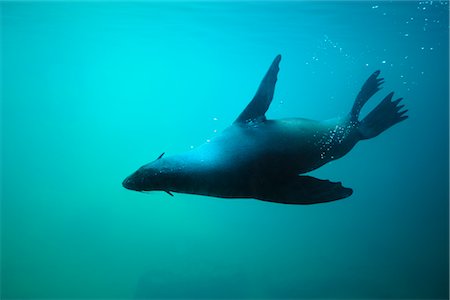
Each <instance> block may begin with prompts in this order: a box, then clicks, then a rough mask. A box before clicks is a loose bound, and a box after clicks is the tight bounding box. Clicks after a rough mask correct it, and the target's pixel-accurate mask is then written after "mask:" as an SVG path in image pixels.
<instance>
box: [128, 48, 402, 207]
mask: <svg viewBox="0 0 450 300" xmlns="http://www.w3.org/2000/svg"><path fill="white" fill-rule="evenodd" d="M280 59H281V57H280V56H277V57H276V58H275V60H274V62H273V63H272V65H271V67H270V68H269V71H268V72H267V74H266V76H265V77H264V79H263V81H262V83H261V85H260V87H259V89H258V91H257V93H256V95H255V97H254V98H253V100H252V101H251V102H250V104H249V105H248V106H247V107H246V108H245V110H244V111H243V112H242V113H241V115H240V116H239V117H238V118H237V119H236V121H235V122H234V123H233V124H232V125H231V126H229V127H228V128H226V129H225V130H224V131H223V132H222V133H221V134H219V135H218V136H216V137H215V138H213V139H211V140H210V141H209V142H207V143H205V144H203V145H201V146H199V147H197V148H194V149H192V150H190V151H188V152H185V153H180V154H177V155H172V156H168V157H162V155H161V156H160V157H159V158H158V159H157V160H155V161H153V162H151V163H149V164H147V165H144V166H143V167H141V168H140V169H139V170H137V171H136V172H135V173H133V174H132V175H131V176H129V177H128V178H126V179H125V180H124V182H123V185H124V187H126V188H128V189H132V190H137V191H150V190H161V191H166V192H168V193H169V194H171V192H179V193H188V194H199V195H207V196H214V197H222V198H255V199H259V200H264V201H270V202H278V203H287V204H312V203H321V202H328V201H333V200H338V199H342V198H345V197H348V196H350V195H351V194H352V190H351V189H349V188H345V187H343V186H342V185H341V184H340V183H333V182H330V181H328V180H320V179H316V178H314V177H310V176H305V175H301V174H304V173H307V172H309V171H312V170H314V169H317V168H319V167H321V166H323V165H324V164H326V163H328V162H330V161H332V160H335V159H338V158H340V157H342V156H344V155H345V154H347V153H348V152H349V151H350V150H351V149H352V148H353V147H354V145H355V144H356V143H357V142H358V141H360V140H362V139H368V138H372V137H374V136H376V135H378V134H380V133H381V132H382V131H384V130H386V129H387V128H389V127H390V126H392V125H394V124H396V123H398V122H400V121H402V120H404V119H406V116H403V114H404V112H398V110H399V108H401V107H399V106H397V104H398V103H399V102H400V100H401V99H398V100H396V101H391V98H392V93H391V94H389V95H388V96H387V97H386V98H385V99H384V100H383V101H382V102H381V103H380V104H379V105H378V106H377V107H376V108H375V109H374V110H373V111H372V112H371V113H370V114H369V115H368V116H367V117H366V118H365V119H363V120H362V121H358V116H359V112H360V110H361V108H362V106H363V105H364V104H365V102H367V100H368V99H369V98H370V97H371V96H372V95H373V94H374V93H375V92H376V91H378V90H379V85H380V84H381V81H382V79H378V78H377V76H378V74H379V72H378V71H377V72H375V73H373V74H372V75H371V76H370V77H369V79H368V80H367V81H366V83H365V84H364V86H363V88H362V89H361V91H360V93H359V94H358V97H357V99H356V101H355V104H354V106H353V108H352V111H351V112H350V114H348V115H347V116H346V117H344V118H336V119H331V120H327V121H314V120H308V119H302V118H292V119H281V120H267V119H266V118H265V112H266V111H267V109H268V107H269V105H270V103H271V100H272V97H273V92H274V88H275V82H276V79H277V73H278V63H279V61H280ZM380 120H381V121H386V122H384V123H383V122H380ZM171 195H172V194H171Z"/></svg>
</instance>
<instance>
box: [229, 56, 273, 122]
mask: <svg viewBox="0 0 450 300" xmlns="http://www.w3.org/2000/svg"><path fill="white" fill-rule="evenodd" d="M280 60H281V55H277V56H276V57H275V59H274V60H273V62H272V64H271V65H270V68H269V70H268V71H267V73H266V75H265V76H264V78H263V80H262V81H261V83H260V85H259V88H258V90H257V91H256V94H255V96H254V97H253V99H252V101H250V103H249V104H248V105H247V107H246V108H245V109H244V110H243V111H242V113H241V114H240V115H239V117H238V118H237V119H236V121H234V123H247V122H252V121H255V120H265V113H266V111H267V110H268V109H269V106H270V103H271V102H272V98H273V93H274V92H275V84H276V82H277V75H278V71H279V70H280V68H279V66H278V65H279V64H280Z"/></svg>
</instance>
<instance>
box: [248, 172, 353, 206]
mask: <svg viewBox="0 0 450 300" xmlns="http://www.w3.org/2000/svg"><path fill="white" fill-rule="evenodd" d="M352 193H353V190H352V189H350V188H346V187H343V186H342V184H341V183H340V182H331V181H329V180H321V179H317V178H314V177H311V176H296V177H295V178H293V179H291V180H288V181H287V182H285V183H284V184H281V185H280V186H278V187H270V189H269V190H267V191H265V192H263V194H264V195H259V196H258V197H256V198H257V199H260V200H264V201H269V202H277V203H284V204H316V203H323V202H330V201H335V200H339V199H343V198H347V197H349V196H350V195H351V194H352Z"/></svg>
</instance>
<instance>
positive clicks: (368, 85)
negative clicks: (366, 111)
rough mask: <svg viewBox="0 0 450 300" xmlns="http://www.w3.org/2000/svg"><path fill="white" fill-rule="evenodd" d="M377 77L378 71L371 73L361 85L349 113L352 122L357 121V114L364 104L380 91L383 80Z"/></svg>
mask: <svg viewBox="0 0 450 300" xmlns="http://www.w3.org/2000/svg"><path fill="white" fill-rule="evenodd" d="M378 75H380V71H375V72H373V73H372V75H370V76H369V78H368V79H367V80H366V82H365V83H364V84H363V86H362V88H361V91H359V93H358V96H356V99H355V103H354V104H353V107H352V111H351V112H350V117H351V120H352V121H354V122H357V121H358V118H359V113H360V112H361V109H362V107H363V106H364V104H366V103H367V101H368V100H369V99H370V97H372V96H373V95H374V94H375V93H376V92H378V91H379V90H380V89H381V87H380V86H381V85H382V84H383V83H384V78H378Z"/></svg>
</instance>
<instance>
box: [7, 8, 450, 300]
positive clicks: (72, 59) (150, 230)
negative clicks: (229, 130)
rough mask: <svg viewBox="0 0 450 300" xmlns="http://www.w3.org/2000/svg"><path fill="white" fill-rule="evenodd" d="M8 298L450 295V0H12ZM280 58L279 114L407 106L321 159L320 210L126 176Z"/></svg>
mask: <svg viewBox="0 0 450 300" xmlns="http://www.w3.org/2000/svg"><path fill="white" fill-rule="evenodd" d="M0 8H1V39H2V40H1V58H2V61H1V64H2V65H1V70H2V80H1V83H2V94H1V99H2V112H1V113H2V114H1V121H2V122H1V126H2V128H1V136H2V144H1V150H2V156H1V157H2V160H1V170H2V172H1V176H2V177H1V183H2V194H1V227H2V235H1V242H2V243H1V298H2V299H17V298H26V299H29V298H55V299H61V298H121V299H132V298H208V299H210V298H274V299H279V298H292V299H305V298H333V299H338V298H364V299H367V298H378V299H380V298H424V299H425V298H426V299H430V298H448V295H449V294H448V289H449V275H448V271H449V246H448V245H449V227H448V222H449V205H448V197H449V172H448V166H449V156H448V155H449V146H448V145H449V130H448V122H449V103H448V100H449V92H448V90H449V59H448V53H449V46H448V43H449V35H448V34H449V21H448V14H449V5H448V2H440V1H426V2H276V3H275V2H229V3H226V2H196V3H189V2H130V3H123V2H5V1H3V2H1V3H0ZM277 54H282V55H283V59H282V61H281V64H280V73H279V76H278V83H277V87H276V91H275V97H274V100H273V103H272V106H271V107H270V109H269V111H268V113H267V117H268V118H285V117H304V118H312V119H319V120H320V119H327V118H332V117H336V116H343V115H345V114H347V113H348V112H349V110H350V108H351V106H352V104H353V100H354V98H355V96H356V94H357V93H358V91H359V89H360V87H361V85H362V83H363V82H364V81H365V79H366V78H367V77H368V76H369V75H370V74H371V73H372V72H373V71H375V70H377V69H380V70H381V76H382V77H384V78H385V79H386V83H385V84H384V88H383V89H382V90H381V91H380V92H378V93H377V94H376V95H375V96H374V99H373V100H371V102H370V103H369V105H368V108H367V109H365V112H367V111H369V109H370V108H371V107H374V105H376V104H377V103H378V102H379V101H380V100H381V99H382V97H384V96H385V95H386V94H387V93H389V92H390V91H395V92H396V96H399V97H404V99H405V100H404V102H405V104H406V105H407V107H408V109H409V116H410V118H409V119H408V120H407V121H405V122H402V123H400V124H398V125H396V126H394V127H392V128H391V129H389V130H388V131H386V132H385V133H383V134H382V135H380V136H378V137H376V138H375V139H372V140H368V141H362V142H361V143H359V144H358V145H357V146H356V147H355V148H354V149H353V150H352V151H351V152H350V153H349V154H348V155H346V156H345V157H344V158H342V159H340V160H337V161H334V162H332V163H330V164H328V165H326V166H324V167H322V168H320V169H319V170H316V171H314V172H313V173H312V175H313V176H317V177H318V178H322V179H329V180H332V181H342V182H343V184H344V186H347V187H351V188H353V189H354V194H353V195H352V196H351V197H349V198H346V199H343V200H340V201H336V202H331V203H326V204H318V205H311V206H293V205H281V204H274V203H267V202H262V201H256V200H231V199H217V198H210V197H202V196H195V195H183V194H176V195H175V197H170V196H169V195H167V194H166V193H163V192H153V193H150V194H142V193H137V192H132V191H129V190H126V189H124V188H123V187H122V186H121V182H122V180H123V179H124V178H125V176H127V175H129V174H130V173H131V172H132V171H134V170H135V169H136V168H138V167H139V166H141V165H143V164H145V163H147V162H149V161H152V160H154V159H155V158H157V157H158V155H160V154H161V153H162V152H166V155H170V154H174V153H179V152H182V151H186V150H189V149H190V148H191V147H196V146H198V145H200V144H202V143H203V142H205V141H206V140H207V139H209V138H211V137H213V136H215V135H217V134H219V133H220V131H221V130H223V129H224V128H226V127H227V126H228V125H229V124H231V122H232V121H233V120H234V119H235V118H236V117H237V115H238V114H239V113H240V112H241V111H242V109H243V108H244V107H245V106H246V105H247V103H248V101H249V100H250V99H251V98H252V96H253V94H254V92H255V91H256V88H257V86H258V84H259V82H260V80H261V78H262V76H263V75H264V73H265V72H266V70H267V68H268V67H269V65H270V63H271V61H272V59H273V58H274V57H275V56H276V55H277Z"/></svg>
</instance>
